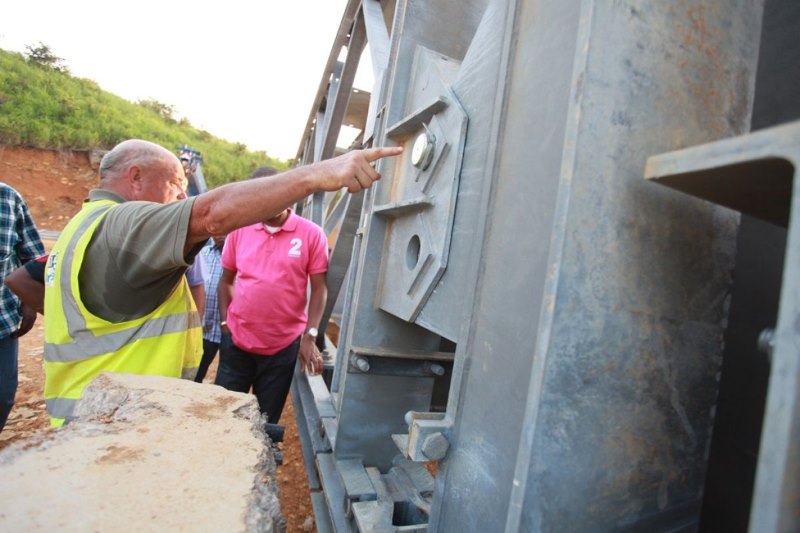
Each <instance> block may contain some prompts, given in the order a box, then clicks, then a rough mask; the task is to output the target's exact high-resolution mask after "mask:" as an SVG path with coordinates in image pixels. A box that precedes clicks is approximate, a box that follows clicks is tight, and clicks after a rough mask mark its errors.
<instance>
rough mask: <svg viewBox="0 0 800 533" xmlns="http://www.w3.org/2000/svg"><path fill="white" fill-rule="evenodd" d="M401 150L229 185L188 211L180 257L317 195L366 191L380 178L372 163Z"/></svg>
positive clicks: (363, 153) (350, 156)
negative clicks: (210, 241) (203, 242)
mask: <svg viewBox="0 0 800 533" xmlns="http://www.w3.org/2000/svg"><path fill="white" fill-rule="evenodd" d="M402 151H403V149H402V147H399V146H394V147H379V148H367V149H365V150H353V151H351V152H347V153H346V154H343V155H340V156H339V157H334V158H333V159H326V160H325V161H320V162H319V163H314V164H313V165H305V166H302V167H299V168H295V169H292V170H289V171H287V172H284V173H282V174H278V175H275V176H269V177H266V178H258V179H253V180H247V181H242V182H236V183H229V184H227V185H224V186H222V187H218V188H216V189H213V190H211V191H209V192H207V193H204V194H201V195H199V196H198V197H197V199H196V200H195V202H194V205H193V206H192V214H191V218H190V220H189V231H188V234H187V236H186V246H185V248H184V251H185V253H187V254H188V253H189V251H190V250H191V249H192V248H193V247H194V245H195V244H197V243H198V242H201V241H203V240H205V239H207V238H208V237H210V236H211V235H225V234H226V233H229V232H230V231H233V230H234V229H237V228H241V227H244V226H247V225H249V224H254V223H256V222H259V221H262V220H266V219H268V218H270V217H272V216H274V215H275V214H277V213H280V212H281V211H283V210H284V209H286V208H287V207H289V206H291V205H292V204H294V203H295V202H297V201H299V200H302V199H303V198H305V197H306V196H308V195H310V194H312V193H315V192H318V191H337V190H339V189H341V188H344V187H346V188H347V190H348V191H350V192H351V193H353V192H358V191H361V190H363V189H367V188H369V187H370V186H371V185H372V184H373V183H374V182H375V181H376V180H378V179H380V177H381V176H380V174H379V173H378V172H377V171H376V170H375V169H374V168H373V167H372V163H374V162H375V161H377V160H378V159H381V158H384V157H391V156H395V155H398V154H400V153H401V152H402Z"/></svg>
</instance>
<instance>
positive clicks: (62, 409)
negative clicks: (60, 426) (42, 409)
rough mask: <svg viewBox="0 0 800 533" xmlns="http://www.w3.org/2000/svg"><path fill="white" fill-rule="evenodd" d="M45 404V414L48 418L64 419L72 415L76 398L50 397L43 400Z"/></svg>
mask: <svg viewBox="0 0 800 533" xmlns="http://www.w3.org/2000/svg"><path fill="white" fill-rule="evenodd" d="M44 403H45V405H46V406H47V414H49V415H50V418H60V419H62V420H63V419H64V418H67V417H68V416H70V415H72V412H73V411H74V410H75V406H76V405H77V404H78V400H74V399H72V398H50V399H49V400H45V401H44Z"/></svg>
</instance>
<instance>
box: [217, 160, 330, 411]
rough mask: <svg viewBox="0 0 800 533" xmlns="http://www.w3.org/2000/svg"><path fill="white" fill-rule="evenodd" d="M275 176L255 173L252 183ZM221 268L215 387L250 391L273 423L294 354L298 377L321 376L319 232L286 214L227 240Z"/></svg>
mask: <svg viewBox="0 0 800 533" xmlns="http://www.w3.org/2000/svg"><path fill="white" fill-rule="evenodd" d="M275 173H277V171H276V170H274V169H271V168H269V167H262V168H260V169H257V170H256V171H255V172H253V175H252V176H251V177H252V178H256V177H263V176H269V175H272V174H275ZM222 268H223V270H222V278H221V279H220V282H219V288H218V298H219V308H220V320H221V322H220V326H221V330H222V338H221V340H220V346H219V348H220V360H219V368H218V369H217V377H216V381H215V383H216V384H217V385H221V386H223V387H225V388H226V389H228V390H233V391H238V392H249V391H250V387H252V388H253V392H254V393H255V395H256V397H257V398H258V403H259V406H260V407H261V412H262V413H266V414H267V417H268V419H269V422H270V423H272V424H277V423H278V421H279V420H280V417H281V412H282V411H283V406H284V404H285V403H286V397H287V396H288V394H289V387H290V386H291V383H292V374H293V372H294V366H295V361H296V360H297V357H298V355H299V357H300V363H301V368H302V369H303V370H304V371H306V372H308V373H311V374H317V373H319V372H321V371H322V357H321V356H320V353H319V350H318V349H317V346H316V337H317V327H318V326H319V321H320V318H321V317H322V313H323V311H324V309H325V301H326V299H327V297H328V288H327V285H326V282H325V275H326V272H327V271H328V241H327V238H326V237H325V232H324V231H323V230H322V228H320V227H319V226H318V225H316V224H314V223H313V222H311V221H310V220H307V219H305V218H302V217H300V216H298V215H296V214H295V213H294V212H292V210H291V209H286V210H284V211H282V212H281V213H280V214H278V215H276V216H274V217H272V218H270V219H269V220H266V221H264V222H260V223H258V224H253V225H250V226H245V227H243V228H240V229H238V230H235V231H233V232H232V233H231V234H229V235H228V237H227V240H226V241H225V247H224V248H223V251H222ZM234 282H235V283H234ZM309 282H310V285H311V295H310V297H308V296H307V295H308V286H309ZM306 304H308V316H306Z"/></svg>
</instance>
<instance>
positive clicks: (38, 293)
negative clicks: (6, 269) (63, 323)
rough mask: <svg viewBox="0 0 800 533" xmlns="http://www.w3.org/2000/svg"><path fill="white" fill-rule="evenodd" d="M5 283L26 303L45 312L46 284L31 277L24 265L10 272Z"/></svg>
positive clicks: (38, 310)
mask: <svg viewBox="0 0 800 533" xmlns="http://www.w3.org/2000/svg"><path fill="white" fill-rule="evenodd" d="M5 283H6V286H7V287H8V288H9V289H10V290H11V291H12V292H13V293H14V294H16V295H17V296H18V297H19V299H20V300H22V301H23V302H24V303H25V304H27V305H29V306H30V307H31V308H33V309H35V310H36V311H37V312H38V313H41V314H44V284H43V283H39V282H38V281H36V280H34V279H33V278H31V277H30V275H29V274H28V272H27V270H25V268H24V267H21V268H18V269H17V270H15V271H14V272H12V273H11V274H9V275H8V277H7V278H6V280H5Z"/></svg>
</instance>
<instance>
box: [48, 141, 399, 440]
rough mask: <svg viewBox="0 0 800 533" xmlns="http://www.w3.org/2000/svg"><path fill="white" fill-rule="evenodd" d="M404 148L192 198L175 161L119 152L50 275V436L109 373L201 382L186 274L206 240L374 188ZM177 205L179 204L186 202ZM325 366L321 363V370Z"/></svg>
mask: <svg viewBox="0 0 800 533" xmlns="http://www.w3.org/2000/svg"><path fill="white" fill-rule="evenodd" d="M401 151H402V150H401V149H400V148H399V147H386V148H370V149H365V150H354V151H351V152H347V153H346V154H344V155H341V156H339V157H336V158H333V159H328V160H325V161H321V162H319V163H315V164H313V165H307V166H302V167H299V168H295V169H292V170H289V171H287V172H284V173H282V174H278V175H275V176H270V177H266V178H259V179H254V180H247V181H242V182H236V183H231V184H228V185H224V186H222V187H219V188H217V189H214V190H211V191H209V192H207V193H204V194H201V195H198V196H194V197H192V198H188V199H187V198H186V177H185V174H184V171H183V168H182V167H181V164H180V162H179V161H178V158H177V157H175V155H174V154H172V153H171V152H170V151H169V150H167V149H165V148H163V147H161V146H159V145H157V144H153V143H150V142H147V141H142V140H138V139H131V140H127V141H123V142H122V143H120V144H118V145H117V146H115V147H114V148H113V149H112V150H111V151H110V152H108V153H107V154H106V155H105V157H103V159H102V161H101V162H100V186H99V188H98V189H94V190H92V191H90V193H89V199H88V201H87V202H86V203H85V204H84V206H83V208H82V209H81V211H80V212H79V213H78V214H77V215H76V216H75V217H74V218H73V219H72V220H71V221H70V222H69V224H68V225H67V227H66V228H65V229H64V231H63V232H62V233H61V236H60V237H59V239H58V241H57V242H56V244H55V245H54V246H53V249H52V251H51V253H50V257H49V258H48V261H47V266H46V269H45V288H46V290H45V314H46V316H47V320H46V322H45V354H44V358H45V374H46V380H45V402H46V404H47V410H48V413H49V414H50V417H51V423H52V424H53V425H54V426H60V425H61V424H63V423H64V421H65V419H68V418H69V417H70V415H71V414H72V412H73V410H74V408H75V404H76V403H77V401H78V400H79V399H80V396H81V394H82V392H83V389H84V388H85V387H86V385H87V384H88V383H89V382H90V381H91V380H92V379H93V378H94V377H95V376H97V375H98V374H99V373H101V372H106V371H110V372H125V373H133V374H154V375H162V376H172V377H188V378H191V377H193V376H194V373H195V371H196V369H197V366H198V364H199V361H200V356H201V353H202V337H201V324H200V319H199V316H198V314H197V309H196V307H195V305H194V302H193V301H192V297H191V294H190V292H189V287H188V285H187V282H186V279H185V276H184V273H185V272H186V269H187V268H188V267H189V265H190V264H191V263H192V262H193V261H194V258H195V256H196V255H197V253H198V252H199V251H200V249H201V248H202V247H203V245H204V244H205V242H206V241H207V240H208V238H209V237H210V236H213V235H224V234H227V233H229V232H230V231H232V230H234V229H237V228H240V227H243V226H247V225H250V224H254V223H256V222H258V221H260V220H266V219H268V218H270V217H271V216H273V215H275V214H276V213H279V212H281V211H283V210H284V209H286V208H287V207H289V206H290V205H292V204H294V203H295V202H297V201H298V200H301V199H303V198H305V197H306V196H308V195H309V194H312V193H314V192H317V191H335V190H339V189H341V188H343V187H347V189H348V190H349V191H350V192H358V191H360V190H362V189H365V188H368V187H370V186H371V185H372V183H373V182H374V181H375V180H377V179H379V178H380V175H379V174H378V173H377V172H376V171H375V169H374V168H373V167H372V163H373V162H374V161H376V160H378V159H380V158H382V157H387V156H394V155H397V154H399V153H400V152H401ZM179 200H180V201H179ZM318 363H319V364H320V365H321V361H319V362H318Z"/></svg>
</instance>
